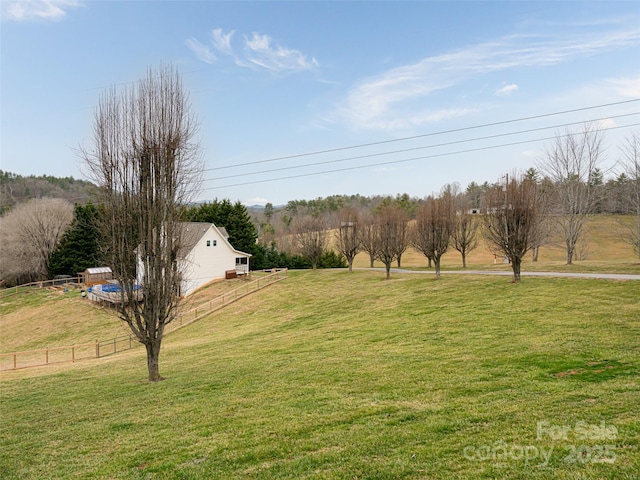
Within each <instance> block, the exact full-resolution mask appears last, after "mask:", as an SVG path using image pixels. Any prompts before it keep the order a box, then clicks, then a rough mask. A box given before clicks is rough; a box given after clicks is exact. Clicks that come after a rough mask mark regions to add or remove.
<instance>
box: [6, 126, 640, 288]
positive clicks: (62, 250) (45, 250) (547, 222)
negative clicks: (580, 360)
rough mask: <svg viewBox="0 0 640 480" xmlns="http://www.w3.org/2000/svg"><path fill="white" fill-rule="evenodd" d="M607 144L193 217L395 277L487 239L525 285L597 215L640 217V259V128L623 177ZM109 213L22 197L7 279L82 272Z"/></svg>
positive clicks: (633, 232)
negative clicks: (484, 176)
mask: <svg viewBox="0 0 640 480" xmlns="http://www.w3.org/2000/svg"><path fill="white" fill-rule="evenodd" d="M602 144H603V137H602V132H600V131H599V130H597V129H595V128H593V127H592V126H590V125H585V126H584V128H583V129H582V130H581V131H579V132H563V133H559V134H558V135H557V136H556V138H555V140H554V141H553V142H552V143H550V144H549V145H548V146H547V149H546V151H545V155H544V157H543V158H542V159H541V160H540V161H539V162H538V164H537V165H536V166H535V167H533V168H530V169H528V170H527V171H526V172H523V173H518V172H511V173H509V174H506V175H505V176H504V177H502V178H501V179H498V180H497V181H496V182H493V183H489V182H484V183H482V184H478V183H476V182H471V183H470V184H469V185H467V187H466V188H465V189H464V190H462V189H460V187H459V186H458V185H457V184H452V185H445V186H444V187H443V188H442V190H441V191H440V192H439V193H437V194H432V195H428V196H426V197H424V198H416V197H410V196H409V195H407V194H399V195H396V196H373V197H364V196H361V195H333V196H330V197H327V198H318V199H315V200H292V201H289V202H288V203H287V204H286V205H284V206H278V207H274V206H273V205H272V204H270V203H267V204H266V205H265V207H264V209H263V210H260V211H256V210H252V211H251V213H250V211H249V210H248V209H247V208H246V207H245V206H244V205H242V204H241V203H240V202H235V203H233V202H231V201H230V200H228V199H222V200H218V199H214V200H213V201H211V202H205V203H202V204H199V205H187V206H184V207H183V211H182V213H181V218H182V219H184V220H185V221H193V222H212V223H214V224H216V225H218V226H222V227H225V229H226V230H227V232H228V233H229V241H230V243H231V244H232V245H233V246H234V248H236V249H238V250H241V251H244V252H247V253H250V254H251V255H252V260H251V265H252V268H253V269H267V268H273V267H287V268H332V267H346V266H348V267H349V269H351V268H352V266H353V260H354V258H355V256H356V255H357V254H358V253H360V252H364V253H366V254H367V255H368V257H369V264H370V265H371V266H373V264H374V262H375V261H380V262H381V263H382V264H383V265H385V269H386V271H387V275H390V271H391V268H392V265H393V264H394V263H395V265H397V266H398V267H400V266H401V264H402V255H403V253H404V252H405V251H406V250H407V249H408V248H413V249H415V250H416V251H418V252H420V253H421V254H423V255H424V256H425V260H426V262H427V265H428V266H429V267H432V266H433V267H435V272H436V276H437V275H439V271H440V259H441V258H442V255H443V254H444V253H445V252H447V251H448V250H450V249H454V250H456V251H458V252H459V253H460V255H461V260H462V266H463V267H466V264H467V256H468V255H469V253H470V252H472V251H473V250H474V249H475V248H477V246H478V242H479V240H480V238H484V239H485V240H486V241H487V242H488V244H489V245H490V246H491V248H492V249H493V251H494V252H495V253H496V255H498V254H499V255H501V256H504V257H506V258H507V259H508V260H509V261H510V263H511V264H512V267H513V268H514V279H516V281H517V280H518V279H519V271H518V272H516V270H517V269H519V265H520V263H521V261H522V258H523V256H524V255H525V253H527V252H531V254H532V258H533V260H534V261H536V260H537V256H538V252H539V249H540V248H541V247H542V246H544V245H547V244H548V243H549V242H550V239H551V238H552V236H554V235H555V236H558V235H559V236H560V237H561V238H562V239H563V243H564V246H565V248H566V262H567V263H568V264H571V263H573V262H574V261H575V260H579V259H580V258H581V256H582V254H581V249H582V248H583V245H584V242H585V238H586V234H587V232H586V229H585V224H586V221H587V219H588V217H589V215H592V214H601V213H604V214H623V215H629V216H632V218H634V219H635V220H634V221H633V222H632V223H629V222H624V224H622V223H620V226H619V228H620V232H621V233H620V235H621V237H622V238H623V239H624V240H625V241H626V242H627V243H628V244H629V245H630V246H631V247H632V248H633V249H634V251H635V253H636V254H637V255H639V256H640V240H639V238H640V133H638V132H635V133H633V134H632V135H630V136H629V137H628V138H627V140H626V142H625V143H624V145H623V146H622V147H621V149H620V157H619V161H618V163H617V168H616V172H617V173H616V174H615V176H614V177H612V178H609V179H605V178H604V175H603V173H602V160H603V146H602ZM0 180H1V181H2V184H1V189H0V190H1V191H2V192H3V195H4V192H13V193H12V195H13V196H12V197H11V198H13V199H14V200H16V199H18V198H25V197H24V195H23V196H22V197H21V196H20V195H17V196H16V195H14V194H15V192H16V191H18V190H20V188H21V187H18V185H36V184H42V185H44V184H46V185H49V187H48V188H54V187H55V188H57V189H60V190H64V191H67V192H73V191H75V190H77V189H80V190H82V188H84V189H85V190H84V191H85V193H86V194H87V196H89V194H88V193H87V192H89V191H90V188H89V186H91V185H93V184H90V183H89V182H83V181H78V180H74V179H72V178H67V179H55V178H54V177H48V176H42V177H27V178H25V177H20V176H19V175H14V174H11V173H9V172H3V171H0ZM30 182H31V183H30ZM34 182H35V183H34ZM80 187H82V188H80ZM43 188H44V187H43ZM41 191H44V189H41ZM24 193H25V192H24V190H22V191H21V194H24ZM3 198H7V197H6V196H5V197H3ZM100 215H101V207H100V205H94V204H91V203H87V204H83V203H82V202H79V203H77V204H76V206H75V207H73V206H72V205H71V204H70V203H69V202H67V201H64V200H61V199H56V200H54V199H52V198H33V199H25V200H24V201H23V202H22V203H17V204H16V205H15V206H14V207H13V208H12V209H10V210H8V211H6V212H5V214H4V215H3V216H2V217H0V222H1V223H0V226H1V227H2V228H1V229H0V240H1V242H2V250H0V280H1V281H2V282H4V284H5V285H10V284H13V283H16V282H25V281H31V280H38V279H43V278H46V277H52V276H54V275H60V274H67V275H76V274H77V273H78V272H81V271H83V270H84V269H86V268H87V267H90V266H97V265H100V264H102V262H104V258H103V257H102V256H101V255H102V253H103V252H101V250H100V247H99V244H100V242H99V230H98V228H97V227H96V224H97V222H98V220H99V218H100ZM27 219H29V220H28V221H27ZM34 231H35V232H37V233H34ZM331 232H333V233H331Z"/></svg>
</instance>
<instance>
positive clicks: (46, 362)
mask: <svg viewBox="0 0 640 480" xmlns="http://www.w3.org/2000/svg"><path fill="white" fill-rule="evenodd" d="M44 364H45V365H49V347H47V348H45V350H44Z"/></svg>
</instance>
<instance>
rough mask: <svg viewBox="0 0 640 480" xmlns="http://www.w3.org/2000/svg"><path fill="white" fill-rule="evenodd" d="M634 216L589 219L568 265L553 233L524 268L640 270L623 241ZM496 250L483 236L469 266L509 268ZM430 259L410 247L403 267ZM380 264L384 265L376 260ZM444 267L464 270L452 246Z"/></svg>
mask: <svg viewBox="0 0 640 480" xmlns="http://www.w3.org/2000/svg"><path fill="white" fill-rule="evenodd" d="M632 221H633V218H632V217H631V216H623V215H596V216H593V217H592V218H590V219H589V221H588V222H587V230H586V234H585V236H584V242H581V244H580V245H579V249H578V250H579V255H580V258H579V259H578V260H576V261H575V262H574V264H573V265H570V266H567V265H566V263H567V260H566V250H565V247H564V241H563V239H562V236H561V235H560V234H558V233H556V234H555V235H553V236H552V238H551V241H550V243H549V245H546V246H544V247H542V248H541V249H540V256H539V259H538V262H536V263H533V262H532V261H531V256H530V255H527V256H526V257H525V261H524V263H523V266H522V269H523V271H526V270H530V271H536V270H548V271H571V272H616V273H640V259H639V258H638V256H637V255H634V253H633V249H632V247H631V246H630V245H628V244H627V243H625V242H624V241H623V239H622V238H623V233H624V228H623V227H622V225H623V224H626V225H631V224H632ZM493 260H494V259H493V253H492V252H491V250H490V248H489V247H488V245H487V244H486V243H485V242H484V241H483V240H482V239H481V240H480V242H479V245H478V248H477V249H475V250H473V251H472V252H471V254H470V255H469V256H468V258H467V267H468V268H469V269H476V270H477V269H486V268H489V269H500V270H509V269H510V268H509V266H508V265H502V264H501V259H500V258H499V259H498V264H497V265H494V263H493ZM426 265H427V259H426V258H425V257H424V255H422V254H420V253H418V252H416V251H414V250H413V249H412V248H409V249H408V250H407V252H406V253H405V254H404V255H403V256H402V266H403V267H409V268H425V267H426ZM354 266H356V267H368V266H369V256H368V254H366V253H360V254H358V256H357V257H356V260H355V262H354ZM376 266H382V264H381V263H379V262H376ZM442 268H443V269H461V268H462V259H461V257H460V253H458V252H457V251H456V250H454V249H453V248H451V247H450V248H449V250H448V251H447V253H446V254H445V255H444V256H443V258H442Z"/></svg>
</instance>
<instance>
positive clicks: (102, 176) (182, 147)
mask: <svg viewBox="0 0 640 480" xmlns="http://www.w3.org/2000/svg"><path fill="white" fill-rule="evenodd" d="M196 130H197V124H196V121H195V119H194V116H193V114H192V112H191V107H190V103H189V97H188V93H187V92H186V90H185V88H184V86H183V84H182V80H181V78H180V75H179V74H178V72H177V71H176V70H175V69H174V68H173V67H171V66H162V67H160V68H159V69H158V70H157V71H155V70H152V69H150V70H149V71H148V73H147V76H146V77H145V78H144V79H142V80H140V81H139V82H138V83H136V84H135V85H133V86H130V87H128V88H125V89H123V90H117V89H116V88H115V87H114V88H112V89H110V90H109V91H107V92H106V93H105V94H104V95H103V96H102V97H101V98H100V102H99V105H98V107H97V109H96V113H95V123H94V127H93V132H94V145H93V148H92V149H90V150H83V157H84V160H85V162H86V164H87V166H88V168H89V171H90V174H91V176H92V177H93V180H94V181H95V182H96V183H97V184H98V186H99V187H100V194H101V197H102V198H101V199H100V200H101V203H102V204H103V206H104V215H103V216H102V218H103V220H104V221H103V222H102V225H101V228H102V237H103V240H104V245H103V249H104V252H105V254H106V255H107V258H108V261H109V263H110V265H109V266H110V267H111V269H112V270H113V273H114V276H115V278H116V279H117V280H118V282H119V283H120V285H121V287H122V288H121V298H120V300H121V301H120V303H119V304H118V311H119V314H120V318H121V319H122V320H123V321H124V322H125V323H126V324H127V325H128V326H129V328H130V329H131V331H132V332H133V334H134V335H135V336H136V338H137V339H138V341H139V342H141V343H142V344H144V346H145V348H146V351H147V367H148V371H149V381H150V382H156V381H159V380H162V377H161V376H160V369H159V356H160V346H161V343H162V338H163V334H164V329H165V327H166V325H168V324H169V323H170V322H171V321H172V320H173V319H174V318H175V316H176V310H177V307H178V303H179V300H180V283H181V271H180V270H181V268H180V264H179V263H180V259H181V257H182V253H183V252H181V248H182V246H183V245H182V228H181V220H182V218H181V214H182V212H183V211H184V208H182V207H183V206H184V205H185V204H186V203H187V202H188V201H189V200H190V199H192V198H193V194H194V192H195V191H197V186H198V181H199V179H200V175H201V171H202V170H201V169H202V167H201V162H200V156H199V147H198V144H197V143H196V142H194V134H195V133H196ZM136 267H137V268H136ZM137 282H140V284H141V290H140V291H141V301H136V300H135V296H134V294H133V292H134V291H135V289H137V288H139V287H138V286H137Z"/></svg>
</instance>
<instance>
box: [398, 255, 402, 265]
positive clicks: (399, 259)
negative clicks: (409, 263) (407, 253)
mask: <svg viewBox="0 0 640 480" xmlns="http://www.w3.org/2000/svg"><path fill="white" fill-rule="evenodd" d="M401 260H402V254H400V255H398V268H400V261H401Z"/></svg>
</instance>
